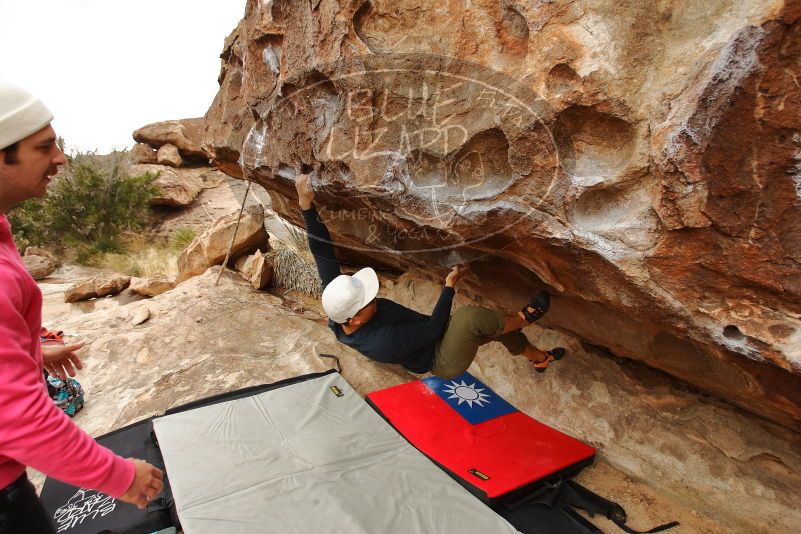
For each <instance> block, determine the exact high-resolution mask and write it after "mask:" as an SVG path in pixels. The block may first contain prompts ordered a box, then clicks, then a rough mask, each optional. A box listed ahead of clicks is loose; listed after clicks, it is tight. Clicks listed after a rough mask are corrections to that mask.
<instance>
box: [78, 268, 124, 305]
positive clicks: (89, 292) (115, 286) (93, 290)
mask: <svg viewBox="0 0 801 534" xmlns="http://www.w3.org/2000/svg"><path fill="white" fill-rule="evenodd" d="M130 283H131V277H130V276H126V275H122V274H113V275H104V276H98V277H95V278H91V279H89V280H85V281H83V282H77V283H75V284H72V285H71V286H70V287H68V288H67V290H66V291H65V292H64V302H69V303H72V302H78V301H81V300H89V299H93V298H100V297H106V296H109V295H116V294H117V293H121V292H122V291H124V290H125V289H126V288H127V287H128V285H129V284H130Z"/></svg>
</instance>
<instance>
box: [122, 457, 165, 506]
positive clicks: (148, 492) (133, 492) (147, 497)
mask: <svg viewBox="0 0 801 534" xmlns="http://www.w3.org/2000/svg"><path fill="white" fill-rule="evenodd" d="M129 460H131V461H133V463H134V465H135V466H136V475H135V476H134V480H133V482H132V483H131V487H130V488H128V491H126V492H125V494H124V495H123V496H122V497H120V499H119V500H121V501H123V502H127V503H131V504H135V505H136V506H138V507H139V508H140V509H143V508H145V507H146V506H147V503H148V502H149V501H152V500H153V499H155V498H156V496H157V495H158V494H159V493H161V487H162V480H163V479H164V474H163V473H162V472H161V470H160V469H157V468H155V467H153V466H152V465H150V464H149V463H147V462H145V461H143V460H137V459H136V458H129Z"/></svg>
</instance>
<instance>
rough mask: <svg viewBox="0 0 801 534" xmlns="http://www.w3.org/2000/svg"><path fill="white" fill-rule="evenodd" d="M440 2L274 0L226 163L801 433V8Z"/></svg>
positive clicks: (218, 122) (408, 253)
mask: <svg viewBox="0 0 801 534" xmlns="http://www.w3.org/2000/svg"><path fill="white" fill-rule="evenodd" d="M435 4H436V6H440V4H441V3H431V6H428V4H427V3H423V5H422V6H421V5H420V3H419V2H415V3H414V5H412V4H409V5H406V4H404V3H403V2H402V1H400V2H398V1H397V0H395V1H392V2H389V1H378V0H374V1H372V2H364V1H353V2H347V1H343V2H334V1H329V0H321V1H319V2H312V3H311V4H309V3H305V2H290V1H286V0H284V1H279V0H274V1H272V2H260V1H255V0H253V1H250V2H249V3H248V6H247V12H246V16H245V18H244V19H243V21H242V23H241V24H240V26H239V27H238V28H237V30H236V31H235V32H234V33H233V34H232V35H231V36H230V37H229V38H228V40H227V41H226V44H225V49H224V51H223V54H222V60H223V68H222V72H221V75H220V84H221V89H220V92H219V94H218V95H217V98H216V99H215V101H214V103H213V104H212V107H211V109H210V110H209V113H208V114H207V117H206V119H207V124H206V128H207V130H206V136H205V149H206V150H207V151H208V152H209V153H211V154H212V155H213V157H214V163H215V164H216V165H217V166H218V167H219V168H221V169H222V170H224V171H225V172H228V173H229V174H231V175H234V176H238V177H240V178H246V179H250V180H253V181H255V182H258V183H259V184H261V185H262V186H264V187H265V188H266V189H267V190H268V191H269V192H270V195H271V197H272V200H273V207H274V209H275V210H276V211H277V212H278V213H279V214H281V215H282V216H284V217H286V218H287V219H289V220H291V221H293V222H295V223H301V222H302V221H301V219H300V214H299V212H298V209H297V202H296V195H295V193H294V185H293V177H294V176H295V175H296V174H297V173H299V172H313V173H314V185H315V189H316V191H317V199H316V203H317V205H318V207H319V208H320V211H321V212H322V215H323V218H324V219H325V220H326V222H327V223H328V226H329V229H330V231H331V233H332V235H333V239H334V241H335V242H336V244H337V245H338V253H339V254H340V256H341V258H342V259H343V260H346V261H351V262H353V263H357V264H370V265H376V266H386V267H392V268H396V269H402V270H410V269H416V270H421V271H424V272H427V273H429V274H430V276H432V277H442V276H443V275H444V273H445V271H446V270H447V268H448V267H449V266H451V265H453V264H456V263H463V262H469V263H470V265H471V269H472V271H473V279H472V281H470V282H469V283H468V284H467V285H466V288H465V289H466V291H468V292H470V293H472V294H473V295H474V296H475V297H476V298H477V299H478V300H479V301H481V302H484V303H486V304H487V305H492V306H499V307H502V308H504V309H507V310H510V311H512V310H515V309H517V308H519V306H520V305H521V303H522V301H523V300H524V298H525V296H526V295H528V294H529V293H530V292H532V291H535V290H537V289H540V288H546V289H548V290H549V291H550V292H551V293H552V294H553V295H554V299H553V301H554V305H553V308H552V312H551V313H549V314H548V316H547V317H546V318H545V319H544V320H543V323H544V324H546V325H547V326H550V327H553V328H558V329H561V330H564V331H568V332H570V333H572V334H574V335H575V336H577V337H578V338H579V339H581V340H582V341H583V342H584V343H587V344H589V345H594V346H597V347H602V348H603V349H605V350H608V351H609V352H611V353H613V354H615V355H618V356H622V357H626V358H631V359H636V360H640V361H643V362H645V363H647V364H648V365H650V366H652V367H655V368H658V369H661V370H663V371H665V372H667V373H670V374H671V375H673V376H675V377H677V378H679V379H681V380H683V381H686V382H688V383H689V384H692V385H693V386H695V387H697V388H699V389H701V390H703V391H705V392H709V393H712V394H714V395H716V396H718V397H721V398H724V399H727V400H728V401H730V402H732V403H735V404H737V405H739V406H741V407H743V408H744V409H746V410H749V411H751V412H753V413H756V414H759V415H761V416H763V417H766V418H768V419H770V420H773V421H775V422H778V423H780V424H783V425H786V426H789V427H791V428H794V429H796V430H801V387H799V386H801V377H800V375H801V321H800V320H799V317H801V274H800V273H801V271H799V267H801V237H799V236H801V232H799V230H801V170H799V163H798V161H799V158H801V156H799V154H801V85H799V81H798V80H799V79H801V66H799V63H798V58H799V57H801V23H799V11H801V9H800V8H799V2H795V1H793V2H789V1H788V2H786V4H785V5H784V6H783V7H781V6H779V7H780V8H778V9H777V6H776V4H777V3H776V2H757V3H756V4H755V5H752V6H751V8H750V10H746V9H745V8H744V7H743V6H741V5H740V3H739V2H737V1H736V0H732V1H731V2H719V3H718V4H720V5H717V4H716V5H715V6H714V7H705V8H699V9H694V8H690V7H676V6H674V7H672V8H669V9H665V10H663V11H662V12H656V11H653V10H649V9H646V8H645V7H643V6H640V5H639V4H638V3H636V2H630V3H629V4H630V5H627V6H626V7H625V9H623V8H621V7H620V6H619V4H620V3H619V2H613V1H612V0H609V1H608V2H601V3H594V4H593V6H590V5H589V4H587V5H585V3H583V2H576V3H573V4H571V5H572V7H570V8H566V7H564V6H562V7H559V6H553V5H544V6H542V7H535V6H534V5H533V4H532V5H529V6H528V7H522V6H520V5H516V4H515V3H513V2H500V3H498V2H489V1H487V2H477V3H474V4H475V5H474V6H473V7H472V8H470V9H467V8H465V7H464V5H463V3H461V2H446V3H445V5H444V8H443V9H440V8H435ZM763 4H764V5H763ZM779 4H780V3H779ZM440 7H442V6H440ZM621 14H622V15H621Z"/></svg>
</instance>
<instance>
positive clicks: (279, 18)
mask: <svg viewBox="0 0 801 534" xmlns="http://www.w3.org/2000/svg"><path fill="white" fill-rule="evenodd" d="M285 4H286V1H285V0H273V5H272V7H270V15H271V16H272V18H273V23H275V24H284V22H286V7H287V6H286V5H285Z"/></svg>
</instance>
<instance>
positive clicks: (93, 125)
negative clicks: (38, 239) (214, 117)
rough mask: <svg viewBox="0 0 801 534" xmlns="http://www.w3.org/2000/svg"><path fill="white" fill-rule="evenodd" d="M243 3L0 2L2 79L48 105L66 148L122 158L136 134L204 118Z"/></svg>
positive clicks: (144, 0)
mask: <svg viewBox="0 0 801 534" xmlns="http://www.w3.org/2000/svg"><path fill="white" fill-rule="evenodd" d="M245 1H246V0H158V1H157V0H35V1H34V0H0V50H2V57H3V59H2V65H3V67H2V71H0V77H2V78H4V79H7V80H9V81H12V82H15V83H17V84H18V85H21V86H23V87H25V88H26V89H28V90H29V91H31V92H32V93H34V94H36V95H37V96H39V97H40V98H41V99H42V100H43V101H44V102H45V104H47V106H48V107H49V108H50V110H51V111H52V112H53V114H54V115H55V117H56V118H55V121H54V122H53V126H54V127H55V128H56V132H57V133H58V134H59V135H60V136H62V137H64V139H65V140H66V142H67V146H68V148H70V147H71V148H73V149H75V148H78V149H81V150H94V149H97V150H99V152H101V153H106V152H109V151H111V150H112V149H113V148H127V147H130V146H131V145H132V144H133V139H132V137H131V133H132V132H133V131H134V130H135V129H136V128H139V127H140V126H144V125H145V124H149V123H151V122H157V121H161V120H167V119H181V118H186V117H199V116H202V115H204V114H205V113H206V111H207V110H208V108H209V105H210V104H211V101H212V100H213V98H214V95H215V94H216V93H217V75H218V74H219V71H220V59H219V56H220V52H222V47H223V42H224V40H225V37H226V36H227V35H228V34H229V33H231V31H233V29H234V28H235V27H236V25H237V23H238V22H239V20H240V19H241V18H242V16H243V15H244V13H245Z"/></svg>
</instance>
